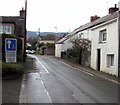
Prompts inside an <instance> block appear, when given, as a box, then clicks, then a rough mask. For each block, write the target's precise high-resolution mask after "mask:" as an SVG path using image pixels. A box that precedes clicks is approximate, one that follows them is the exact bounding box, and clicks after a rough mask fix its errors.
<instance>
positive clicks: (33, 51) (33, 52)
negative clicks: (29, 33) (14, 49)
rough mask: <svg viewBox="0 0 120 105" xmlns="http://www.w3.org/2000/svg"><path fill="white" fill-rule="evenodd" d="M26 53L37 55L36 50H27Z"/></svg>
mask: <svg viewBox="0 0 120 105" xmlns="http://www.w3.org/2000/svg"><path fill="white" fill-rule="evenodd" d="M26 53H28V54H35V50H26Z"/></svg>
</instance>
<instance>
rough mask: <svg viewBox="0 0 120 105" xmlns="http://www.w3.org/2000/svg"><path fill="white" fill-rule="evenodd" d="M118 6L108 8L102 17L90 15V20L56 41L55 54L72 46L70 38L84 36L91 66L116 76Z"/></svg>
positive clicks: (58, 54)
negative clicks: (90, 43) (88, 41)
mask: <svg viewBox="0 0 120 105" xmlns="http://www.w3.org/2000/svg"><path fill="white" fill-rule="evenodd" d="M117 11H118V8H117V7H116V5H115V7H112V8H109V14H108V15H107V16H104V17H102V18H100V17H98V16H96V15H95V16H92V17H91V22H89V23H87V24H85V25H82V26H80V27H79V28H77V29H75V30H74V31H73V32H72V33H70V34H68V35H67V36H65V37H64V38H62V39H61V40H59V41H58V43H56V51H55V56H56V57H61V52H63V51H65V50H67V49H68V48H72V44H71V43H70V41H71V40H73V39H75V38H86V39H89V40H90V41H91V42H92V45H91V67H92V68H93V69H95V70H98V71H103V72H106V73H109V74H113V75H116V76H118V57H119V56H118V47H119V46H118V44H119V40H118V39H119V34H118V31H119V30H118V28H119V27H118V25H119V24H118V23H119V22H118V13H119V12H117Z"/></svg>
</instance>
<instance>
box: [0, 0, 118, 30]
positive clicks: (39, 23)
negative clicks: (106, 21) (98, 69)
mask: <svg viewBox="0 0 120 105" xmlns="http://www.w3.org/2000/svg"><path fill="white" fill-rule="evenodd" d="M0 1H1V2H0V4H1V5H0V16H17V15H19V10H21V9H22V7H24V2H25V0H0ZM119 1H120V0H28V13H27V30H31V31H37V30H38V28H39V27H40V29H41V31H42V32H45V31H46V32H55V27H57V31H58V32H68V31H69V30H70V31H73V30H74V29H75V28H78V27H79V26H81V25H83V24H85V23H88V22H89V21H90V16H94V15H98V16H100V17H102V16H105V15H107V14H108V8H109V7H114V4H118V2H119Z"/></svg>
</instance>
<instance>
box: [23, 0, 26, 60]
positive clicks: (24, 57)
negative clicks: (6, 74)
mask: <svg viewBox="0 0 120 105" xmlns="http://www.w3.org/2000/svg"><path fill="white" fill-rule="evenodd" d="M26 18H27V0H25V22H24V55H23V60H24V62H25V60H26V34H27V29H26Z"/></svg>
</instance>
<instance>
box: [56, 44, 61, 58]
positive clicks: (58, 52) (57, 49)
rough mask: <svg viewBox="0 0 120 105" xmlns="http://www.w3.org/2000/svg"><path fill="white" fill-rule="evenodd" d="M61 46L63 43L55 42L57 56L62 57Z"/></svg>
mask: <svg viewBox="0 0 120 105" xmlns="http://www.w3.org/2000/svg"><path fill="white" fill-rule="evenodd" d="M61 46H62V44H55V56H56V57H61V52H62V51H61Z"/></svg>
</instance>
